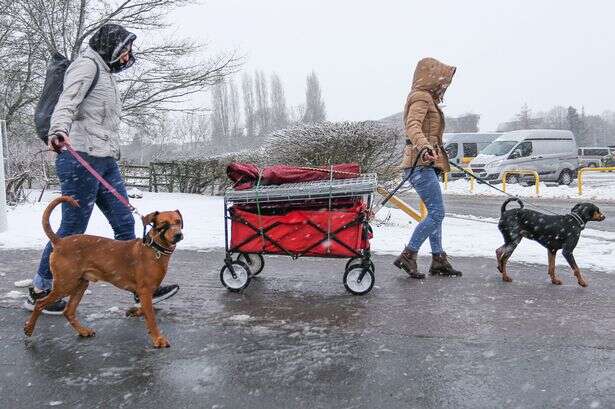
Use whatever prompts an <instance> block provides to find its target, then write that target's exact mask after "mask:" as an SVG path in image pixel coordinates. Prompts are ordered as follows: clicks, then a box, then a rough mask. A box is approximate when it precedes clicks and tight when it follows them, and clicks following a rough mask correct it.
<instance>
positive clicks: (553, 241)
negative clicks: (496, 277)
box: [495, 198, 604, 287]
mask: <svg viewBox="0 0 615 409" xmlns="http://www.w3.org/2000/svg"><path fill="white" fill-rule="evenodd" d="M513 201H516V202H518V203H519V206H520V208H516V209H511V210H506V205H508V203H510V202H513ZM602 220H604V215H603V214H602V213H601V212H600V209H598V206H596V205H594V204H592V203H579V204H577V205H575V206H574V207H573V208H572V211H571V212H570V213H569V214H567V215H564V216H549V215H545V214H542V213H539V212H535V211H533V210H527V209H524V208H523V202H521V200H519V199H517V198H511V199H508V200H506V201H505V202H504V203H503V204H502V214H501V216H500V222H499V223H498V228H499V229H500V232H502V236H504V245H503V246H502V247H500V248H498V249H497V250H496V252H495V254H496V257H497V259H498V270H500V273H502V279H503V280H504V281H506V282H510V281H512V279H511V278H510V277H509V276H508V274H507V273H506V263H507V262H508V259H509V258H510V256H511V255H512V253H513V251H515V248H516V247H517V245H518V244H519V242H520V241H521V239H522V238H524V237H525V238H528V239H530V240H535V241H537V242H538V243H540V244H541V245H543V246H544V247H546V248H547V250H548V255H549V270H548V272H549V276H550V277H551V282H552V283H553V284H558V285H559V284H561V283H562V281H561V280H560V279H559V278H558V277H557V276H556V275H555V255H556V254H557V251H558V250H560V249H561V250H562V254H563V255H564V257H565V258H566V261H567V262H568V264H569V265H570V268H572V272H573V273H574V275H575V277H576V278H577V281H578V283H579V285H580V286H582V287H587V282H586V281H585V279H584V278H583V276H582V275H581V271H580V270H579V266H578V265H577V263H576V261H575V260H574V256H573V255H572V252H573V250H574V248H575V247H576V246H577V243H578V241H579V237H580V236H581V231H582V230H583V229H584V228H585V224H586V223H587V222H590V221H595V222H600V221H602Z"/></svg>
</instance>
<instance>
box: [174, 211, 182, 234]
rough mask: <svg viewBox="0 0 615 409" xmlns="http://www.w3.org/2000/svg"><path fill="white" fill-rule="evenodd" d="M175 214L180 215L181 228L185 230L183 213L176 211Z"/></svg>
mask: <svg viewBox="0 0 615 409" xmlns="http://www.w3.org/2000/svg"><path fill="white" fill-rule="evenodd" d="M175 213H177V214H178V215H179V220H181V223H182V224H181V228H182V229H183V228H184V216H182V214H181V212H180V211H179V210H176V211H175Z"/></svg>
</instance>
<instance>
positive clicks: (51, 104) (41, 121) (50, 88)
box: [34, 53, 100, 144]
mask: <svg viewBox="0 0 615 409" xmlns="http://www.w3.org/2000/svg"><path fill="white" fill-rule="evenodd" d="M92 62H94V64H95V65H96V76H95V77H94V80H93V81H92V85H90V88H89V89H88V92H86V94H85V97H84V99H85V98H87V97H88V96H89V95H90V93H91V92H92V90H93V89H94V87H96V84H97V83H98V77H99V76H100V72H99V68H98V64H96V62H95V61H94V60H92ZM69 65H70V60H69V59H68V58H66V57H64V56H63V55H62V54H60V53H55V54H53V55H52V56H51V61H50V62H49V66H48V67H47V73H46V74H45V85H44V86H43V92H42V93H41V99H40V100H39V101H38V104H36V109H35V110H34V125H35V126H36V133H37V134H38V137H39V138H40V139H41V140H42V141H43V142H45V144H47V142H48V140H47V139H48V138H47V136H48V134H49V127H50V125H51V115H52V114H53V110H54V109H55V107H56V104H57V103H58V100H59V99H60V95H61V94H62V89H63V88H64V74H65V73H66V70H67V69H68V66H69Z"/></svg>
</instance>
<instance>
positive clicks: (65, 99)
mask: <svg viewBox="0 0 615 409" xmlns="http://www.w3.org/2000/svg"><path fill="white" fill-rule="evenodd" d="M95 64H96V65H98V72H99V75H98V82H97V84H96V86H95V87H94V89H93V90H92V91H91V92H90V94H89V95H88V97H87V98H85V99H84V97H85V94H86V93H87V91H88V89H89V88H90V85H91V84H92V82H93V81H94V77H95V76H96V65H95ZM121 114H122V101H121V99H120V93H119V91H118V89H117V84H116V82H115V79H114V78H113V74H112V73H111V70H110V69H109V66H108V65H107V64H106V63H105V62H104V60H103V59H102V57H101V56H100V54H98V53H97V52H96V51H94V50H93V49H92V48H90V47H88V48H87V49H86V50H85V52H84V53H83V54H82V55H81V56H79V57H78V58H77V59H76V60H75V61H73V63H72V64H71V65H70V66H69V67H68V69H67V71H66V74H65V76H64V89H63V91H62V94H61V95H60V99H59V100H58V103H57V105H56V107H55V109H54V111H53V115H52V116H51V124H50V128H49V134H50V135H51V134H53V133H55V132H57V131H63V132H65V133H66V134H68V135H69V137H70V139H71V145H72V147H73V148H74V149H75V150H76V151H79V152H85V153H87V154H89V155H92V156H98V157H107V156H110V157H115V158H116V159H118V158H119V129H120V119H121Z"/></svg>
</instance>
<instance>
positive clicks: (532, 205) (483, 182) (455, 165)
mask: <svg viewBox="0 0 615 409" xmlns="http://www.w3.org/2000/svg"><path fill="white" fill-rule="evenodd" d="M448 163H449V164H450V165H451V166H453V167H455V168H457V169H459V170H460V171H462V172H463V173H465V174H466V175H468V176H470V177H473V178H474V179H476V180H477V181H478V183H481V184H483V185H487V186H489V187H490V188H492V189H495V190H497V191H498V192H500V193H504V194H505V195H506V196H508V197H511V198H513V199H517V200H521V199H520V198H519V196H515V195H513V194H510V193H508V192H505V191H503V190H502V189H500V188H498V187H496V186H494V185H492V184H491V183H489V182H488V181H486V180H485V179H483V178H481V177H480V176H476V175H475V174H473V173H470V172H468V171H467V170H466V169H465V168H463V167H461V166H459V165H457V164H456V163H453V162H451V161H450V160H449V161H448ZM521 201H522V200H521ZM522 202H523V201H522ZM523 203H526V204H527V205H528V206H529V207H533V208H535V209H538V210H542V211H545V212H547V213H551V214H552V215H555V216H561V214H559V213H556V212H554V211H553V210H550V209H546V208H544V207H541V206H537V205H535V204H533V203H530V202H523Z"/></svg>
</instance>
